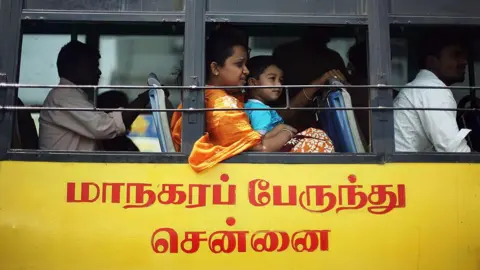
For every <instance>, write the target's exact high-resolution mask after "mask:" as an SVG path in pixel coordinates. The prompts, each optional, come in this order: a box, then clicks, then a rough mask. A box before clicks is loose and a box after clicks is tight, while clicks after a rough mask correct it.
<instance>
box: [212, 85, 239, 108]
mask: <svg viewBox="0 0 480 270" xmlns="http://www.w3.org/2000/svg"><path fill="white" fill-rule="evenodd" d="M205 106H206V107H207V108H234V109H235V108H243V104H242V103H241V102H240V101H239V100H238V99H237V98H235V97H234V96H231V95H228V94H227V93H226V92H225V90H221V89H214V90H206V91H205Z"/></svg>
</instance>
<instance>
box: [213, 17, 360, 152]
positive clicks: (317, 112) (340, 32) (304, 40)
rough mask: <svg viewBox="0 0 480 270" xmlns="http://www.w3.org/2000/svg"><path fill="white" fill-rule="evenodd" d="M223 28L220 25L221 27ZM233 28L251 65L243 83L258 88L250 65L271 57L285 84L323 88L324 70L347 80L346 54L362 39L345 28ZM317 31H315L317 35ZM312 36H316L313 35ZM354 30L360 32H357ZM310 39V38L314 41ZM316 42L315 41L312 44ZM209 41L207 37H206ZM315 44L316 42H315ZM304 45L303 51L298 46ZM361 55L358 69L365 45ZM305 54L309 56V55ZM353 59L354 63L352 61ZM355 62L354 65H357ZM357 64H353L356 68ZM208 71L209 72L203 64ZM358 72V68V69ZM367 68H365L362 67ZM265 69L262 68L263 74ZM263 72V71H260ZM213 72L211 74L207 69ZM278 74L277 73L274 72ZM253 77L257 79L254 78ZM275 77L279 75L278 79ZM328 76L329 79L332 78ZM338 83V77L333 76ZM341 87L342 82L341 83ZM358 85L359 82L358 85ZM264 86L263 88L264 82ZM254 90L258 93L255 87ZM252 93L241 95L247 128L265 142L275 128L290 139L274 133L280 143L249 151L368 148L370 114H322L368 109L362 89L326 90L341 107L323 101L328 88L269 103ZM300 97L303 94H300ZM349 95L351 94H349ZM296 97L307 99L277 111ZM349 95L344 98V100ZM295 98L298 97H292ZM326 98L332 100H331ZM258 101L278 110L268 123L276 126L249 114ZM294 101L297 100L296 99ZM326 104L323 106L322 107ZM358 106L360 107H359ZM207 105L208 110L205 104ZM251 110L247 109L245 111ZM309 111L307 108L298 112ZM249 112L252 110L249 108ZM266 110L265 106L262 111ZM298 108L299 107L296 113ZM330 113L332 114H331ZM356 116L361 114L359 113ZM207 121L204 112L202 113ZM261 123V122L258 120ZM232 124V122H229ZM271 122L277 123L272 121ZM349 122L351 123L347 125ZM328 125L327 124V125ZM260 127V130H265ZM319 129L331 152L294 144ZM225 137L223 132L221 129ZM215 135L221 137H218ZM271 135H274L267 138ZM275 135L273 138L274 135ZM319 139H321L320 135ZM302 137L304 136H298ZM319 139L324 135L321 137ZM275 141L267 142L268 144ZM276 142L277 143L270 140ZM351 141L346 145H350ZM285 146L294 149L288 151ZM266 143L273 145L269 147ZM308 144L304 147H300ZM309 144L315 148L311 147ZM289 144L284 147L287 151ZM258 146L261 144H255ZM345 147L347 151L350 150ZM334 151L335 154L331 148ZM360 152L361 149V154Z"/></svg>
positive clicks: (291, 92)
mask: <svg viewBox="0 0 480 270" xmlns="http://www.w3.org/2000/svg"><path fill="white" fill-rule="evenodd" d="M221 28H222V26H220V29H221ZM235 28H236V30H237V31H239V32H242V34H245V35H247V36H248V37H249V39H248V40H249V41H248V47H249V51H250V54H249V56H250V59H251V60H252V61H250V60H249V61H250V62H248V61H247V67H248V66H250V67H248V68H249V69H251V70H250V73H251V74H250V77H249V78H248V80H247V81H248V82H247V84H249V85H250V86H255V85H259V84H258V83H256V84H254V83H252V81H251V80H252V79H255V80H257V82H258V78H257V77H258V76H259V75H260V74H261V73H259V74H255V73H253V72H254V70H256V69H257V67H255V66H252V65H255V63H256V59H259V58H257V57H258V56H271V57H272V60H271V61H272V63H274V65H275V66H276V67H278V68H279V70H281V74H283V79H284V85H308V84H311V83H313V84H315V83H314V82H316V81H318V84H324V83H325V84H326V83H327V80H325V82H324V83H320V81H319V78H321V77H322V75H323V74H325V73H326V72H328V71H329V70H337V72H339V73H343V74H342V75H339V76H341V77H345V78H346V79H347V80H348V79H349V78H351V77H352V75H351V74H349V71H348V69H347V66H348V65H349V62H350V60H351V59H349V57H348V55H349V51H350V48H351V47H352V46H353V45H354V44H356V41H357V40H358V42H359V43H360V42H361V41H362V40H365V36H361V35H360V36H358V37H356V36H355V34H356V32H355V31H353V29H350V30H345V29H344V28H335V27H334V28H328V27H326V28H323V27H319V28H308V27H302V26H292V25H283V26H276V28H275V31H272V28H269V26H251V25H250V26H238V25H237V26H235ZM317 31H319V32H317ZM314 32H315V33H314ZM320 32H322V34H321V38H319V39H317V38H316V37H317V34H320ZM357 32H359V31H357ZM313 37H315V38H313ZM314 39H315V41H314ZM209 40H210V39H209ZM317 42H318V43H317ZM208 46H209V43H208V41H207V51H206V54H207V60H208V59H209V56H208V54H209V53H211V52H210V51H209V50H208ZM302 46H303V47H302ZM292 48H295V49H292ZM307 48H309V49H307ZM362 48H364V49H363V51H359V54H360V56H359V57H358V59H364V61H362V64H361V65H366V62H367V61H366V59H367V52H366V46H364V47H362ZM309 53H310V54H309ZM352 61H353V60H352ZM357 63H358V62H357ZM357 63H356V64H357ZM207 68H211V66H208V63H207ZM360 69H361V68H360V67H358V70H360ZM365 69H368V67H365ZM265 70H266V69H263V71H265ZM263 71H262V72H263ZM208 72H210V73H212V74H213V70H211V71H208V70H207V73H208ZM367 73H368V72H365V73H364V76H365V80H364V81H365V83H363V84H366V82H367V81H368V74H367ZM279 74H280V73H279ZM256 76H257V77H256ZM278 76H280V75H278ZM333 78H334V77H333V75H332V79H333ZM338 79H341V78H338ZM343 83H346V80H344V81H343ZM358 84H362V83H358ZM264 85H265V84H264ZM257 90H258V89H257ZM257 90H253V89H247V90H246V96H247V101H246V103H245V106H246V108H248V109H249V110H248V111H247V114H246V115H247V116H248V118H249V119H248V120H249V121H250V125H251V127H252V128H253V129H254V130H256V131H257V132H259V133H260V134H263V135H264V136H265V137H264V138H269V137H270V136H269V134H274V133H275V131H276V130H277V127H285V128H286V129H289V130H290V131H291V132H292V134H291V135H292V136H291V137H292V138H293V139H292V140H288V138H287V137H286V136H284V137H285V138H283V137H282V138H280V137H281V135H282V133H275V134H277V135H275V136H277V137H279V139H278V140H279V141H281V140H283V141H284V142H283V141H282V143H285V145H283V144H282V143H280V142H279V141H275V142H274V143H273V142H272V143H271V144H270V143H268V142H265V140H264V141H263V142H264V143H263V147H264V148H263V149H259V150H256V147H257V146H255V147H253V148H252V151H264V152H284V151H289V152H299V153H305V152H307V153H332V152H354V153H362V152H366V151H368V150H366V149H368V141H369V140H368V137H369V112H368V111H366V110H364V111H362V112H363V114H362V112H360V111H358V112H353V111H352V110H350V111H336V112H333V110H332V111H327V110H322V108H323V107H325V106H331V107H368V104H369V96H368V91H367V90H364V89H359V88H357V89H354V90H351V89H348V90H345V91H344V92H342V91H331V92H329V94H328V100H330V98H331V97H332V96H334V95H337V94H338V95H342V96H341V97H338V100H340V99H341V101H339V102H340V103H342V102H344V103H345V104H340V103H338V104H336V103H334V102H331V101H327V99H324V98H323V97H322V94H321V93H324V94H327V92H328V90H326V89H322V90H321V91H320V90H317V91H310V90H315V89H308V90H307V91H303V90H302V89H297V88H288V90H289V92H288V95H287V94H286V91H283V93H281V94H279V96H277V97H275V99H274V100H273V99H272V100H269V101H268V102H265V100H263V101H262V100H261V98H259V96H258V95H257V94H256V93H259V92H258V91H257ZM332 90H339V88H335V89H333V88H332ZM307 92H308V93H309V94H310V95H311V97H308V95H307V94H305V93H307ZM302 93H303V94H302ZM349 93H350V94H349ZM297 94H298V95H301V96H302V97H303V96H304V95H305V96H306V97H307V98H308V99H307V100H306V101H305V102H303V103H302V104H300V103H298V105H296V103H294V105H291V104H290V106H291V107H296V108H293V109H290V110H285V109H281V107H284V106H286V104H287V103H286V99H287V97H288V99H289V100H290V103H292V100H295V99H296V95H297ZM347 95H348V98H347ZM297 100H298V99H297ZM331 100H334V98H332V99H331ZM259 101H260V102H261V103H262V104H261V106H269V107H277V110H276V111H275V110H271V111H269V112H270V115H271V118H270V119H279V121H278V122H275V123H274V124H272V125H270V123H263V122H262V123H260V120H257V119H259V118H256V117H257V116H258V115H260V114H257V113H256V111H255V110H254V109H255V108H257V107H258V106H257V105H252V104H253V102H257V103H258V102H259ZM295 102H296V101H295ZM327 104H328V105H327ZM360 104H362V105H360ZM207 106H209V105H208V104H207ZM250 106H252V107H250ZM308 107H309V108H310V109H309V110H303V109H302V108H308ZM318 107H322V108H320V109H316V108H318ZM251 108H252V109H251ZM265 108H266V107H265ZM299 108H300V109H299ZM330 112H332V113H330ZM359 112H360V113H359ZM207 117H209V116H208V113H207ZM332 119H338V120H339V121H340V122H341V121H344V122H342V123H347V124H346V125H345V126H344V127H345V129H344V130H343V129H336V126H333V125H334V124H332V123H333V122H334V120H332ZM263 120H265V119H262V121H263ZM232 121H233V120H232ZM275 121H276V120H275ZM330 121H331V122H330ZM348 121H350V122H348ZM207 123H208V124H207V131H208V130H209V128H214V127H210V126H209V125H211V124H212V123H215V121H208V122H207ZM330 124H332V125H330ZM264 126H265V127H264ZM317 131H320V132H322V133H323V134H325V138H326V139H325V142H324V144H323V143H322V145H327V146H328V145H329V144H333V146H334V147H332V148H328V147H327V148H322V147H319V148H315V147H314V148H308V150H306V149H305V148H302V147H301V145H303V141H302V140H299V141H298V142H297V141H296V139H295V138H297V137H298V138H300V137H302V136H306V137H307V138H308V137H309V136H313V137H315V136H316V135H312V134H311V133H310V132H317ZM225 133H227V131H226V130H225ZM218 136H220V135H218ZM272 136H273V135H272ZM275 136H274V137H275ZM322 136H323V135H322ZM302 138H303V137H302ZM322 138H324V137H322ZM273 140H274V139H272V141H273ZM275 140H276V139H275ZM349 143H350V144H349ZM290 144H293V145H294V146H293V147H291V145H290ZM271 145H275V147H274V146H271ZM305 145H307V144H305ZM312 145H315V144H314V143H312ZM287 146H288V147H287ZM259 147H260V146H259ZM349 147H350V148H349ZM333 149H335V150H333ZM360 149H361V150H360Z"/></svg>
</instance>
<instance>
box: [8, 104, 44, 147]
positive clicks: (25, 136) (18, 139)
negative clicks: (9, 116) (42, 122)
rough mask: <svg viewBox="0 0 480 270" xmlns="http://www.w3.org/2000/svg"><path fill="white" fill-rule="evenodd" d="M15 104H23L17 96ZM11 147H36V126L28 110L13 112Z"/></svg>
mask: <svg viewBox="0 0 480 270" xmlns="http://www.w3.org/2000/svg"><path fill="white" fill-rule="evenodd" d="M16 106H25V105H24V104H23V102H22V101H21V100H20V99H19V98H17V99H16ZM12 147H13V148H15V149H32V150H35V149H38V134H37V128H36V126H35V121H34V120H33V118H32V115H31V113H30V112H29V111H25V110H19V111H16V112H15V124H14V136H13V141H12Z"/></svg>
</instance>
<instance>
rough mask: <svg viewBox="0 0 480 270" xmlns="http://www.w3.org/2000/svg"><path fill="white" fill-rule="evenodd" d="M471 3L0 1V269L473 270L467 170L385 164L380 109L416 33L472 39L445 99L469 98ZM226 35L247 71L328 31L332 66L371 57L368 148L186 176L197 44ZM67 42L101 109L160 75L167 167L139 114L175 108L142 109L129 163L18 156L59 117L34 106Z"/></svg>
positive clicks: (267, 156)
mask: <svg viewBox="0 0 480 270" xmlns="http://www.w3.org/2000/svg"><path fill="white" fill-rule="evenodd" d="M479 3H480V2H478V1H469V0H458V1H449V0H435V1H434V0H416V1H414V0H341V1H339V0H315V1H292V0H256V1H252V0H243V1H236V0H148V1H147V0H109V1H86V0H84V1H66V0H63V1H62V0H22V1H19V0H2V1H0V36H1V37H2V38H1V42H0V89H1V91H0V100H1V103H0V107H1V109H0V157H1V161H0V240H1V241H0V269H2V270H3V269H5V270H14V269H28V270H47V269H48V270H53V269H62V270H63V269H71V270H74V269H82V270H83V269H92V270H93V269H98V270H100V269H101V270H107V269H112V270H113V269H115V270H120V269H121V270H127V269H128V270H133V269H139V270H140V269H142V270H147V269H181V270H184V269H210V270H217V269H230V270H240V269H242V270H243V269H282V270H287V269H292V270H297V269H298V270H303V269H305V270H307V269H342V270H344V269H345V270H346V269H365V270H367V269H368V270H370V269H382V270H383V269H389V270H397V269H398V270H400V269H401V270H414V269H415V270H418V269H420V270H457V269H458V270H478V269H480V230H479V228H480V182H479V181H480V178H479V173H480V165H478V162H479V161H480V155H479V154H477V153H468V154H466V153H465V154H463V153H440V152H438V153H437V152H426V153H396V152H395V147H394V124H393V121H394V118H393V115H394V112H393V110H392V107H393V99H394V90H393V89H397V88H401V86H402V85H405V84H406V83H407V82H409V81H410V80H411V79H412V78H413V77H412V76H414V75H415V73H416V72H417V71H418V66H417V63H416V57H417V56H416V53H417V52H418V48H419V46H421V44H418V43H417V42H416V40H417V38H418V36H419V34H418V33H420V30H425V29H427V28H429V27H432V26H435V27H437V28H440V29H441V28H442V27H447V26H456V27H458V29H462V30H469V31H470V40H469V44H470V45H471V46H470V49H471V51H470V53H471V54H470V57H469V63H468V64H469V65H468V78H467V79H466V80H465V82H464V83H463V84H461V85H458V86H456V87H452V90H453V91H454V96H455V98H456V99H457V101H459V100H461V99H462V98H464V97H465V96H468V97H470V98H472V99H473V98H475V89H477V88H476V85H477V84H476V82H478V81H480V72H479V71H478V70H479V69H480V35H479V33H480V31H479V27H480V17H479V16H480V15H479V14H480V4H479ZM225 22H227V23H231V24H234V25H236V26H238V27H241V28H242V29H244V30H245V31H246V32H247V34H248V35H249V46H250V48H251V51H250V55H251V56H254V55H264V54H271V53H272V50H273V49H274V48H275V47H276V46H278V45H280V44H282V43H285V42H289V41H292V40H295V39H297V38H298V37H299V36H300V33H302V32H303V31H304V30H305V29H309V28H311V27H312V26H322V27H323V28H324V29H327V31H328V33H329V40H330V41H329V43H328V47H329V48H331V49H333V50H335V51H337V52H338V53H339V54H340V55H341V56H342V58H343V59H344V61H345V64H348V49H349V48H350V47H351V46H352V45H353V44H355V42H358V41H364V42H366V43H367V44H368V46H367V49H368V54H367V52H365V53H366V54H365V55H366V56H365V57H368V73H369V75H368V85H369V86H365V87H364V88H365V89H366V88H369V90H370V92H369V93H370V94H369V106H367V107H363V108H357V109H359V110H360V109H362V110H369V111H370V113H369V119H370V120H369V136H368V137H369V142H367V147H365V149H366V150H365V151H343V152H342V151H340V152H337V153H332V154H299V153H253V152H246V153H242V154H240V155H238V156H235V157H233V158H231V159H228V160H226V161H225V162H222V163H221V164H219V165H217V166H215V167H213V168H211V169H208V170H206V171H204V172H201V173H195V172H194V171H193V170H192V168H191V167H190V166H189V164H188V157H189V155H190V152H191V150H192V148H193V145H194V143H195V142H196V141H197V140H198V139H199V138H200V137H201V136H202V135H203V134H204V132H205V109H204V91H203V90H204V89H205V87H203V86H204V85H205V79H204V77H205V63H204V56H205V51H204V49H205V48H204V47H205V42H204V41H205V39H206V36H207V35H208V33H209V31H211V29H213V28H215V25H216V24H217V23H225ZM70 40H79V41H82V42H85V43H87V44H89V45H91V46H93V47H95V48H97V49H98V50H99V52H100V54H101V55H102V58H101V60H100V68H101V69H102V72H103V75H102V78H101V81H100V85H102V87H96V88H95V89H96V90H98V91H99V93H102V92H103V91H106V90H108V89H114V88H118V89H119V90H120V91H124V92H125V93H126V94H127V95H128V96H129V97H130V98H131V97H134V96H136V95H137V94H138V93H140V92H142V91H145V90H147V89H149V88H152V86H148V85H147V84H145V80H146V79H147V76H148V74H149V73H150V72H154V73H156V74H157V75H158V77H159V78H160V79H159V80H160V81H161V82H162V83H163V84H165V85H166V86H165V87H164V89H168V90H169V92H170V96H169V99H170V101H171V103H172V105H173V108H176V107H177V105H178V104H180V103H183V107H184V108H186V109H183V111H182V112H183V116H184V117H183V123H182V125H183V126H182V129H183V135H182V136H183V137H182V146H181V151H180V152H172V151H170V152H169V151H165V150H164V148H162V145H161V140H159V136H160V135H159V134H158V133H156V131H155V130H156V126H155V119H154V117H153V116H152V115H154V113H155V112H157V113H158V112H169V113H170V112H173V111H174V110H175V109H172V108H167V109H165V108H160V109H158V108H157V109H155V108H153V109H145V110H143V112H142V115H141V116H139V118H137V120H136V122H135V123H134V124H133V126H132V130H131V132H130V138H131V140H132V141H133V142H134V143H135V144H136V146H137V147H138V148H139V150H140V151H138V152H106V151H97V152H68V151H48V150H39V149H32V148H35V147H28V143H29V142H32V143H33V145H37V146H38V142H36V141H35V140H36V139H37V136H38V134H37V132H38V120H37V119H38V115H39V112H40V111H42V110H47V109H50V110H52V109H55V108H44V107H42V103H43V100H44V99H45V97H46V95H47V94H48V91H49V90H50V89H51V88H52V87H54V86H55V85H56V84H57V83H58V77H57V73H56V66H55V61H56V57H57V54H58V51H59V50H60V48H61V47H62V46H63V45H64V44H66V43H67V42H69V41H70ZM180 69H181V70H183V72H181V73H180V74H181V81H180V82H177V77H178V74H179V73H178V71H179V70H180ZM153 88H155V87H153ZM365 91H366V90H365ZM95 96H96V95H95ZM17 98H18V99H17ZM181 98H183V99H181ZM94 99H95V98H94ZM18 100H21V101H22V106H19V103H18ZM152 107H153V106H152ZM340 107H341V108H337V109H339V110H348V109H350V110H352V109H355V108H352V107H349V108H344V107H343V106H340ZM77 109H82V108H77ZM284 109H289V110H294V109H295V108H284ZM463 111H468V112H473V113H475V112H478V109H475V106H472V108H470V109H464V110H463ZM22 113H23V114H25V113H27V114H28V116H31V118H28V117H27V120H28V119H30V120H31V122H28V123H26V122H25V123H24V122H21V121H20V120H19V119H25V118H21V117H20V114H22ZM312 113H313V112H312ZM30 120H29V121H30ZM25 125H27V126H28V125H29V127H30V129H28V128H26V129H23V128H21V127H25ZM32 125H33V126H32ZM32 130H33V131H32ZM23 132H31V134H30V135H31V136H24V135H25V134H22V133H23ZM32 138H33V141H32Z"/></svg>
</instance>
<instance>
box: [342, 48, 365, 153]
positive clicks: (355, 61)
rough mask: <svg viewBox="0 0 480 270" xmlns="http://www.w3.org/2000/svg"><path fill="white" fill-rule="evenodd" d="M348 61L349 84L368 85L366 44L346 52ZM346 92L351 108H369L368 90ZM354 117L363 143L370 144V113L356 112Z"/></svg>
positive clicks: (359, 89) (352, 89) (358, 89)
mask: <svg viewBox="0 0 480 270" xmlns="http://www.w3.org/2000/svg"><path fill="white" fill-rule="evenodd" d="M348 60H349V63H348V68H349V70H350V77H349V83H351V84H353V85H368V61H367V60H368V59H367V43H366V42H358V43H355V45H353V46H352V47H351V48H350V49H349V50H348ZM347 90H348V93H349V94H350V97H351V98H352V106H353V107H369V106H370V96H369V92H370V91H369V90H368V89H366V88H349V89H347ZM355 116H356V117H357V120H358V126H359V127H360V130H361V132H362V135H363V137H364V138H365V141H366V142H367V144H368V143H370V111H368V110H356V111H355Z"/></svg>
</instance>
